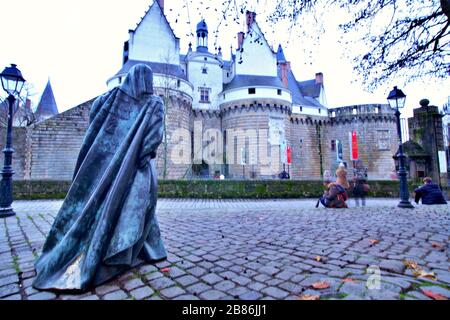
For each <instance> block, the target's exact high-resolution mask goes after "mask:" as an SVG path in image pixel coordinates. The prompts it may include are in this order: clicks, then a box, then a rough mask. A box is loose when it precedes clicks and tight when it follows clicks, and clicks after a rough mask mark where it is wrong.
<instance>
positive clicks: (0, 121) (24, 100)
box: [0, 82, 38, 127]
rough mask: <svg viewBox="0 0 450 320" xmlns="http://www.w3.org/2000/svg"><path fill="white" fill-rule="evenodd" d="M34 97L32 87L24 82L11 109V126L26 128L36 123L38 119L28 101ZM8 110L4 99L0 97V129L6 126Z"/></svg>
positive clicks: (31, 104)
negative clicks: (12, 114)
mask: <svg viewBox="0 0 450 320" xmlns="http://www.w3.org/2000/svg"><path fill="white" fill-rule="evenodd" d="M34 95H35V93H34V86H33V85H32V84H31V83H28V82H26V83H25V85H24V87H23V89H22V91H21V94H20V96H19V98H18V99H16V102H15V105H14V107H13V113H14V116H13V117H14V118H13V124H14V125H15V126H19V127H28V126H30V125H32V124H33V123H36V122H37V121H38V117H37V115H36V114H35V113H34V111H33V103H32V102H31V100H30V98H31V97H32V96H34ZM8 109H9V106H8V101H7V100H6V97H0V127H6V126H7V125H8Z"/></svg>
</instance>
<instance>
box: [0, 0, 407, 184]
mask: <svg viewBox="0 0 450 320" xmlns="http://www.w3.org/2000/svg"><path fill="white" fill-rule="evenodd" d="M245 18H246V32H245V33H244V32H240V33H239V34H238V37H237V38H238V46H237V48H236V50H233V51H232V54H231V59H230V60H229V61H227V60H225V59H223V57H222V50H221V48H218V50H217V51H216V52H214V53H213V52H210V49H209V46H208V36H209V32H208V26H207V23H206V21H205V20H202V21H200V22H199V23H198V25H197V28H196V36H197V42H196V46H195V49H194V48H193V47H192V45H191V44H190V45H189V49H188V51H187V52H186V54H182V53H181V52H180V39H179V38H177V37H176V35H175V34H174V32H173V30H172V28H171V26H170V24H169V22H168V21H167V19H166V16H165V15H164V1H163V0H155V2H154V3H153V4H152V5H151V6H150V7H149V9H148V11H147V12H146V13H145V15H144V17H143V18H142V19H141V21H140V22H139V23H138V25H137V27H136V28H135V29H134V30H130V31H129V39H128V40H127V41H126V42H125V43H124V48H123V66H122V68H121V69H120V70H119V71H118V72H117V73H116V74H115V75H114V76H112V77H111V78H110V79H108V80H107V84H108V87H109V88H113V87H115V86H118V85H120V83H121V82H122V81H123V78H124V77H125V76H126V74H127V72H128V71H129V69H130V68H131V67H132V66H133V65H135V64H138V63H144V64H146V65H148V66H149V67H151V69H152V70H153V77H154V88H155V94H157V95H159V96H161V98H162V99H163V101H164V104H165V107H166V119H165V133H166V135H165V138H164V141H163V143H162V145H161V146H160V147H159V149H158V154H157V167H158V174H159V176H160V177H162V178H167V179H186V178H195V177H210V178H212V177H218V176H221V175H223V176H224V177H225V178H229V179H242V178H246V179H249V178H250V179H277V178H278V177H279V174H280V172H282V171H283V170H286V171H289V174H290V178H291V179H300V180H316V179H322V177H323V174H324V172H325V171H326V170H329V171H331V172H332V171H333V170H335V169H336V167H337V165H338V163H339V162H341V161H342V162H345V163H346V164H347V165H348V166H349V167H352V160H354V152H355V144H356V146H357V153H358V154H357V158H358V159H360V160H362V161H363V163H364V165H365V166H366V167H367V169H368V176H369V179H377V180H384V179H386V180H387V179H391V172H392V171H393V170H394V169H395V163H394V160H393V158H392V157H393V155H394V153H395V151H396V150H397V147H398V146H397V138H396V123H395V115H394V112H393V110H391V109H390V108H389V105H387V104H379V105H354V106H347V107H340V108H331V107H330V106H328V104H327V101H326V94H325V86H324V76H323V74H322V73H317V74H316V75H315V77H314V79H311V80H307V81H297V78H296V77H295V75H294V73H293V71H292V69H291V62H290V61H288V60H287V59H286V57H285V54H284V53H283V49H282V47H281V46H279V47H278V49H277V50H276V51H274V50H273V49H272V48H271V46H270V45H269V44H268V42H267V40H266V39H265V37H264V34H263V32H262V30H261V29H260V27H259V25H258V23H257V21H256V14H255V13H253V12H247V13H246V16H245ZM92 102H93V101H92V100H91V101H88V102H85V103H83V104H81V105H79V106H77V107H74V108H72V109H69V110H67V111H65V112H63V113H61V114H58V115H56V116H53V117H51V118H49V119H46V120H44V121H41V122H39V123H37V124H35V125H33V126H31V127H29V128H15V131H16V132H15V133H14V134H15V136H16V140H18V141H23V144H21V147H20V148H19V150H16V151H17V154H16V155H15V159H16V160H15V161H16V164H15V168H16V176H15V179H50V180H70V179H71V175H72V173H73V168H74V166H75V162H76V158H77V155H78V151H79V148H80V146H81V143H82V141H83V137H84V134H85V131H86V128H87V125H88V113H89V110H90V106H91V104H92ZM22 131H23V132H22ZM352 137H353V138H354V140H353V145H352ZM0 141H3V140H2V137H0ZM15 146H17V144H15ZM287 150H289V155H287V153H288V152H287ZM350 172H351V170H350ZM350 177H351V173H350Z"/></svg>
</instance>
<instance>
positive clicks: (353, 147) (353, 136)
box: [351, 131, 358, 161]
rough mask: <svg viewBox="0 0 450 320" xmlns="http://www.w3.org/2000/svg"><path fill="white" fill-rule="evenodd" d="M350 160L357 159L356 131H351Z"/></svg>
mask: <svg viewBox="0 0 450 320" xmlns="http://www.w3.org/2000/svg"><path fill="white" fill-rule="evenodd" d="M351 160H352V161H354V160H358V137H357V134H356V131H352V132H351Z"/></svg>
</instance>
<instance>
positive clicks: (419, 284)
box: [412, 280, 450, 290]
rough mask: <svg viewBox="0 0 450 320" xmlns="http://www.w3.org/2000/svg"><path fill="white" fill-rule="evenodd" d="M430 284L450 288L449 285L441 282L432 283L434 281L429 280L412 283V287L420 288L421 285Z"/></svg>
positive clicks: (428, 285) (427, 285)
mask: <svg viewBox="0 0 450 320" xmlns="http://www.w3.org/2000/svg"><path fill="white" fill-rule="evenodd" d="M419 281H420V280H419ZM430 286H435V287H441V288H444V289H447V290H450V286H449V285H446V284H443V283H434V282H429V281H423V282H420V283H413V285H412V287H413V288H414V289H416V290H417V289H420V288H421V287H430Z"/></svg>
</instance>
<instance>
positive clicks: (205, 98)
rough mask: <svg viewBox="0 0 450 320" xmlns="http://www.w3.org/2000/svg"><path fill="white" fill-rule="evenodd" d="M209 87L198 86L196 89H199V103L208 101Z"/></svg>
mask: <svg viewBox="0 0 450 320" xmlns="http://www.w3.org/2000/svg"><path fill="white" fill-rule="evenodd" d="M210 90H211V89H210V88H204V87H200V88H198V91H200V102H201V103H209V91H210Z"/></svg>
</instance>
